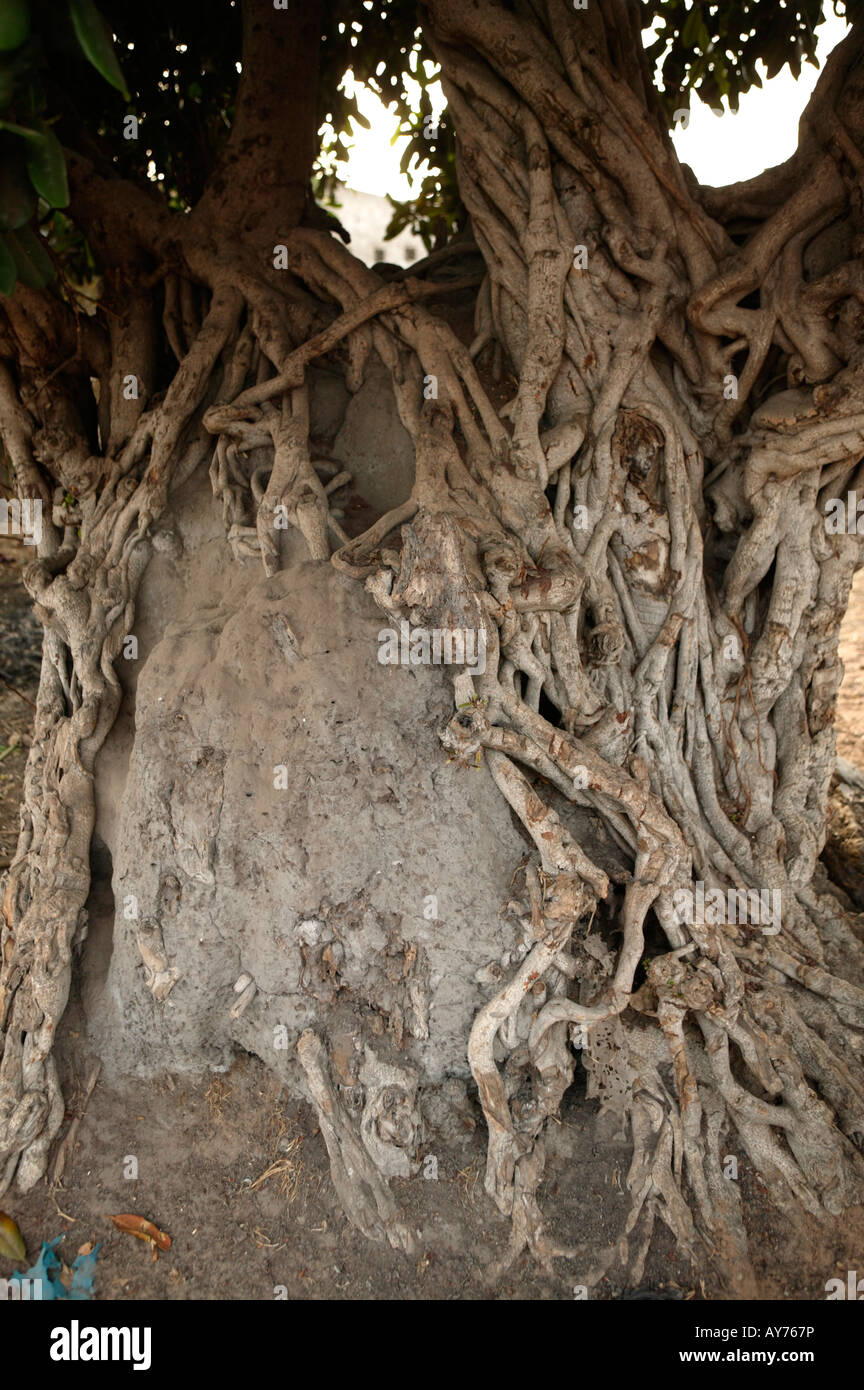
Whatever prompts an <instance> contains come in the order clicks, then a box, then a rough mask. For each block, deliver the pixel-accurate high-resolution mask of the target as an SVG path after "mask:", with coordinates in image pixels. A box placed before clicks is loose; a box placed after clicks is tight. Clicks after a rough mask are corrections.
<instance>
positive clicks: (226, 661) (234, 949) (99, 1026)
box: [81, 386, 525, 1094]
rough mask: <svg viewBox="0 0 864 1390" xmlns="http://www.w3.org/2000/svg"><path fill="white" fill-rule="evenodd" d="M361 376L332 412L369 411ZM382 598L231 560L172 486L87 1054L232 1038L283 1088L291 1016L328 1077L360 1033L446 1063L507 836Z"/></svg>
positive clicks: (441, 701) (110, 758)
mask: <svg viewBox="0 0 864 1390" xmlns="http://www.w3.org/2000/svg"><path fill="white" fill-rule="evenodd" d="M366 389H367V388H364V391H365V390H366ZM373 390H374V386H373ZM363 394H364V392H361V393H360V395H361V396H362V395H363ZM377 399H378V401H379V405H378V408H377V415H376V410H375V408H374V406H370V403H369V402H366V403H363V402H362V401H361V403H360V408H359V409H355V413H356V414H362V415H363V417H364V419H365V421H366V425H367V427H368V428H370V429H372V430H376V433H377V428H376V427H380V431H381V433H386V432H387V431H388V430H389V431H390V432H391V433H392V432H393V424H394V422H393V420H392V419H389V418H388V416H387V414H386V413H385V412H386V405H387V402H386V396H384V397H382V395H381V393H380V392H378V393H377ZM382 402H383V403H382ZM355 407H356V398H355ZM396 424H397V425H398V421H397V422H396ZM349 427H350V421H349V422H348V424H346V426H345V427H344V428H343V431H342V436H343V437H345V436H346V435H348V434H349ZM367 457H369V459H370V461H371V462H372V463H373V464H374V455H373V451H371V450H369V449H368V448H367ZM352 462H353V461H352ZM355 468H356V463H355ZM359 481H360V483H361V485H362V478H361V479H360V480H359ZM298 549H302V546H298ZM165 614H171V615H172V619H171V621H170V622H168V623H167V624H166V622H165V620H164V615H165ZM386 621H387V619H386V617H385V615H383V614H382V613H381V612H380V610H378V609H377V608H376V606H375V604H374V603H373V601H372V599H371V598H370V597H369V595H368V594H366V593H365V592H364V590H363V589H362V588H361V587H360V586H359V585H357V584H354V583H352V582H351V581H350V580H349V579H347V578H345V577H343V576H341V575H339V574H338V573H337V572H336V571H335V570H333V569H332V568H331V567H330V566H329V565H328V564H327V563H315V562H310V561H304V560H302V559H298V560H297V562H296V563H293V564H290V563H289V565H288V567H287V568H286V569H284V570H283V571H281V572H280V573H279V574H277V575H275V576H274V577H273V578H272V579H266V578H264V577H263V576H262V574H261V567H260V562H256V561H255V560H254V559H246V560H244V559H238V560H235V559H234V558H233V557H232V556H231V553H230V550H229V547H228V543H227V541H226V540H225V536H224V529H223V527H222V524H221V519H220V516H219V510H218V506H217V504H216V502H215V501H214V500H213V498H212V494H211V489H210V484H209V482H208V480H207V477H206V474H203V473H199V474H198V475H197V476H196V477H195V478H193V480H192V481H191V482H190V483H189V484H187V485H186V487H185V489H184V490H183V492H182V493H181V494H180V495H179V496H178V498H177V502H176V507H175V508H174V510H173V512H172V516H171V520H170V525H169V528H167V529H163V531H162V532H161V535H160V536H159V537H157V540H156V545H155V553H154V556H153V559H152V561H151V564H150V566H149V568H148V570H147V573H146V576H145V579H144V581H143V584H142V590H141V597H140V604H139V610H138V617H137V620H136V624H135V629H134V631H135V635H136V636H137V637H138V642H139V655H138V658H137V660H128V661H123V660H122V659H121V662H120V666H121V672H120V674H121V677H122V678H123V680H124V686H125V696H124V701H123V707H122V710H121V715H120V717H119V718H118V721H117V723H116V724H115V726H114V729H113V730H112V732H111V734H110V735H109V737H108V739H107V741H106V743H105V746H104V748H103V750H102V752H101V754H100V757H99V761H98V764H97V779H96V780H97V787H98V818H97V827H96V837H95V853H94V862H95V866H96V875H95V880H94V889H93V892H92V894H91V900H90V903H89V913H90V926H89V934H88V939H87V942H86V945H85V948H84V949H85V958H84V962H83V969H82V971H81V978H82V980H83V981H84V989H85V1005H86V1008H87V1012H88V1016H89V1020H90V1026H91V1030H92V1041H93V1043H94V1045H95V1046H96V1048H97V1050H98V1052H99V1054H100V1056H101V1057H102V1060H103V1064H104V1066H105V1067H106V1069H107V1070H108V1071H109V1072H112V1071H113V1072H115V1073H123V1072H127V1073H135V1074H137V1075H139V1076H153V1075H156V1074H157V1073H159V1072H161V1071H163V1070H164V1069H166V1068H168V1069H169V1070H190V1071H191V1070H195V1069H199V1068H201V1067H213V1068H217V1069H224V1068H226V1067H227V1066H229V1065H230V1063H231V1061H232V1060H233V1058H234V1056H235V1055H236V1054H237V1051H238V1049H240V1048H244V1049H247V1050H248V1051H250V1052H254V1053H257V1055H258V1056H260V1057H261V1058H262V1059H263V1060H264V1061H265V1063H267V1065H268V1066H271V1067H272V1068H273V1069H274V1070H276V1071H277V1072H278V1073H279V1074H280V1075H281V1076H283V1077H284V1079H285V1081H286V1082H287V1083H289V1084H290V1085H292V1086H295V1087H296V1088H297V1090H298V1092H300V1091H302V1093H303V1094H305V1088H304V1087H303V1086H302V1083H301V1081H300V1074H299V1070H298V1066H297V1062H296V1042H297V1039H298V1037H299V1034H300V1033H301V1031H302V1030H303V1029H304V1028H306V1027H308V1026H310V1025H312V1026H314V1025H315V1024H316V1023H325V1024H326V1027H327V1031H328V1033H329V1034H330V1036H331V1038H332V1039H333V1040H334V1065H335V1066H336V1067H337V1069H338V1070H339V1071H340V1072H341V1076H340V1078H339V1079H340V1080H341V1081H343V1083H344V1084H347V1085H352V1086H353V1085H359V1084H360V1083H359V1071H360V1069H361V1068H362V1066H363V1064H364V1054H363V1043H364V1042H365V1043H368V1044H370V1045H373V1046H374V1048H375V1049H376V1050H377V1052H378V1053H380V1055H381V1057H382V1058H383V1057H386V1056H388V1055H390V1056H392V1057H394V1058H399V1059H400V1061H405V1060H406V1059H411V1060H413V1061H415V1062H416V1063H417V1065H418V1067H419V1069H420V1070H421V1071H422V1072H423V1074H424V1075H425V1076H426V1077H428V1078H430V1079H433V1080H434V1079H436V1078H443V1077H444V1076H445V1075H447V1074H456V1075H461V1076H467V1075H468V1062H467V1058H466V1040H467V1037H468V1034H469V1031H470V1027H471V1023H472V1020H473V1018H474V1016H475V1014H476V1013H477V1010H478V1008H479V1007H480V1005H481V1004H482V1002H483V999H484V997H485V995H487V994H488V992H489V978H492V977H487V980H486V983H485V985H484V984H483V983H480V982H478V981H477V979H476V978H475V977H476V976H477V974H478V972H481V973H482V972H484V971H486V970H488V968H489V967H490V966H491V967H492V968H493V972H494V968H495V967H496V966H497V967H499V968H500V967H501V966H502V964H503V965H506V964H508V963H509V959H510V954H511V953H514V952H515V950H516V949H517V943H516V941H515V940H514V935H513V928H512V927H510V926H508V925H506V924H505V923H504V921H503V920H502V919H501V918H499V915H498V910H497V909H498V906H500V905H501V904H502V903H503V902H504V901H505V899H506V897H507V891H508V887H509V882H510V878H511V876H512V873H513V869H514V865H515V864H516V863H518V861H519V858H520V855H521V854H522V853H523V852H524V848H525V845H524V839H523V837H522V835H521V834H520V831H519V830H518V828H517V826H516V823H515V820H514V818H513V817H512V816H511V814H510V811H509V808H508V807H507V805H506V803H505V802H504V801H503V800H502V798H501V797H500V796H499V795H498V794H497V792H496V789H495V787H494V786H493V784H492V783H491V780H490V779H489V778H488V776H487V774H486V772H485V771H484V770H479V769H478V770H476V771H475V770H473V769H466V768H461V767H458V766H454V765H448V763H447V762H446V759H445V755H444V753H443V751H442V747H441V743H440V740H439V738H438V731H439V729H440V728H441V727H443V725H444V724H445V723H446V722H447V718H448V714H449V712H450V709H451V708H452V694H451V693H450V690H449V689H448V686H449V681H448V678H447V674H446V672H445V671H444V670H442V669H435V668H429V667H401V666H396V667H394V666H382V665H381V664H379V662H378V659H377V658H378V650H379V643H378V632H379V630H380V628H381V627H382V624H384V623H386ZM280 768H284V769H285V770H286V773H287V776H286V773H281V774H280ZM276 782H280V783H286V782H287V785H286V786H277V785H275V783H276ZM106 850H107V852H108V853H107V855H106V853H105V851H106ZM109 874H110V889H111V891H110V892H108V891H106V890H107V887H108V885H107V883H106V878H107V877H108V875H109ZM136 912H137V918H136V916H135V915H134V914H135V913H136ZM514 958H515V957H514ZM493 977H494V976H493ZM238 982H240V989H239V990H237V991H235V985H237V984H238Z"/></svg>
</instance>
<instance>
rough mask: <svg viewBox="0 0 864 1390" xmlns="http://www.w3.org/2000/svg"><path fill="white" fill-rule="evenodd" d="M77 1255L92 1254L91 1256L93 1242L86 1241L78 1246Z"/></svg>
mask: <svg viewBox="0 0 864 1390" xmlns="http://www.w3.org/2000/svg"><path fill="white" fill-rule="evenodd" d="M78 1254H79V1255H92V1254H93V1242H92V1240H88V1241H87V1242H86V1243H85V1244H84V1245H79V1246H78Z"/></svg>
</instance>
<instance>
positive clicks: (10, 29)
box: [0, 0, 30, 53]
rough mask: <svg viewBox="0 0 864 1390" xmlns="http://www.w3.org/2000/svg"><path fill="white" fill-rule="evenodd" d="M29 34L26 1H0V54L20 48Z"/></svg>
mask: <svg viewBox="0 0 864 1390" xmlns="http://www.w3.org/2000/svg"><path fill="white" fill-rule="evenodd" d="M29 33H30V6H29V4H28V3H27V0H0V52H3V53H8V51H9V50H10V49H11V48H20V46H21V44H22V43H23V42H24V40H25V39H26V37H27V35H28V34H29Z"/></svg>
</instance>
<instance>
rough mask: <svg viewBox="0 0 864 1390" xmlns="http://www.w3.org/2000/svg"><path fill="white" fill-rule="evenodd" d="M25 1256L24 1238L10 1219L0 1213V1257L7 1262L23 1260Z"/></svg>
mask: <svg viewBox="0 0 864 1390" xmlns="http://www.w3.org/2000/svg"><path fill="white" fill-rule="evenodd" d="M26 1254H27V1247H26V1245H25V1244H24V1238H23V1236H22V1235H21V1232H20V1231H19V1230H18V1227H17V1226H16V1225H15V1222H14V1221H13V1220H12V1217H11V1216H7V1215H6V1213H5V1211H0V1255H2V1256H3V1257H4V1259H7V1260H23V1259H24V1257H25V1256H26Z"/></svg>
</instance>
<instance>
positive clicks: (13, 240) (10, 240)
mask: <svg viewBox="0 0 864 1390" xmlns="http://www.w3.org/2000/svg"><path fill="white" fill-rule="evenodd" d="M6 245H7V246H8V248H9V250H10V251H11V252H12V255H13V256H14V257H15V268H16V270H17V271H18V279H19V280H20V281H21V283H22V285H26V286H27V288H28V289H31V290H44V288H45V286H46V285H47V284H48V281H49V280H52V279H53V278H54V267H53V265H52V264H51V257H50V256H49V255H48V253H47V251H46V250H45V248H44V246H43V245H42V238H41V237H40V236H39V235H38V234H37V233H36V232H34V231H32V229H31V228H30V227H19V229H18V231H17V232H7V233H6Z"/></svg>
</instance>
